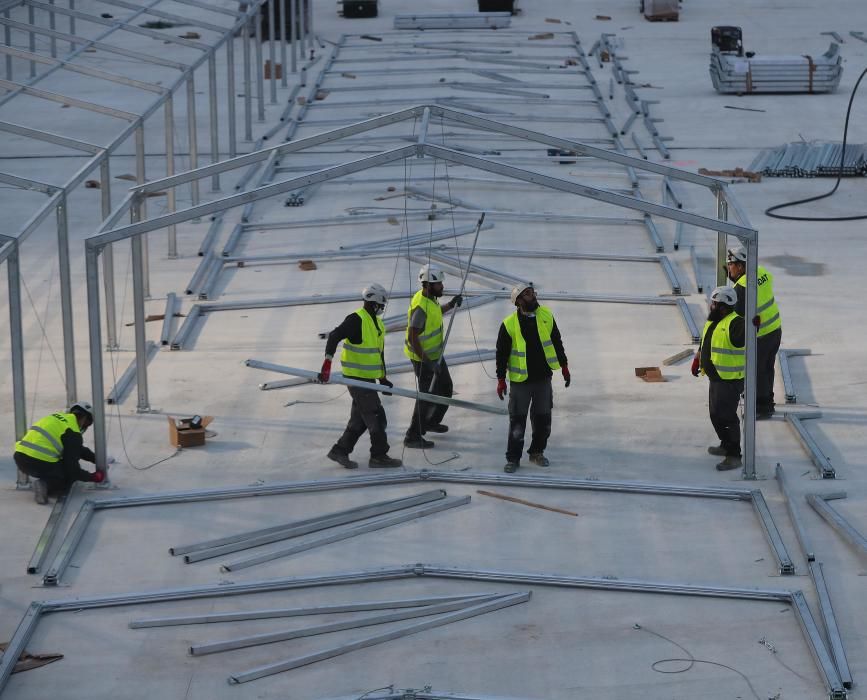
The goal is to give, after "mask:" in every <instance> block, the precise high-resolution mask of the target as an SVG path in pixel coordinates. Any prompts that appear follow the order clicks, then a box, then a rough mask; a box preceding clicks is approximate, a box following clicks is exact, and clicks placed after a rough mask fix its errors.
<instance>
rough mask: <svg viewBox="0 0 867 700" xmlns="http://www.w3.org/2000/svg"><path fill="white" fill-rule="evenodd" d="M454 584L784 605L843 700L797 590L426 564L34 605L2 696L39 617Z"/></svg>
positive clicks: (2, 680) (0, 682)
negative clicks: (315, 591) (329, 590)
mask: <svg viewBox="0 0 867 700" xmlns="http://www.w3.org/2000/svg"><path fill="white" fill-rule="evenodd" d="M421 578H429V579H452V580H465V581H485V582H496V583H506V584H520V585H524V586H527V585H531V586H552V587H558V588H570V589H592V590H604V591H623V592H633V593H655V594H669V595H682V596H692V597H711V598H722V599H732V600H755V601H768V602H774V603H787V604H789V605H790V606H791V607H792V610H793V612H794V613H795V617H796V618H797V620H798V623H799V626H800V629H801V632H802V634H803V636H804V640H805V642H806V643H807V646H808V648H809V650H810V652H811V653H812V655H813V658H814V660H815V662H816V666H817V669H818V671H819V674H820V676H821V678H822V680H823V682H824V684H825V686H826V688H827V690H828V697H829V700H845V698H846V697H847V693H846V689H845V687H844V686H843V683H842V681H841V679H840V675H839V673H838V672H837V669H836V667H835V666H834V663H833V661H832V659H831V656H830V654H829V653H828V650H827V649H826V647H825V644H824V642H823V641H822V637H821V635H820V633H819V629H818V627H817V625H816V623H815V620H814V619H813V616H812V614H811V613H810V609H809V607H808V606H807V603H806V599H805V598H804V594H803V593H802V592H801V591H800V590H795V591H790V590H779V589H759V588H734V587H726V586H701V585H694V584H681V583H667V582H658V581H643V580H637V579H616V580H615V579H608V578H596V577H578V576H561V575H553V574H533V573H527V572H509V571H492V570H474V569H460V568H451V567H444V566H441V565H430V564H422V563H417V564H407V565H405V566H401V567H393V568H388V569H378V570H366V571H365V570H362V571H353V572H346V573H338V574H331V575H318V576H304V577H290V578H279V579H269V580H262V581H252V582H247V583H220V584H216V585H209V586H196V587H191V588H171V589H163V590H157V591H151V592H144V593H127V594H122V595H111V596H99V597H90V598H73V599H69V600H47V601H34V602H32V603H31V604H30V607H29V608H28V609H27V611H26V612H25V614H24V617H23V619H22V620H21V622H20V623H19V625H18V628H17V629H16V630H15V633H14V634H13V636H12V639H11V640H10V642H9V646H8V647H7V650H6V653H5V654H3V657H2V658H0V692H2V690H3V688H4V687H5V684H6V682H7V681H8V679H9V676H10V675H11V672H12V669H13V667H14V665H15V661H16V660H17V659H18V657H19V656H20V654H21V653H22V652H23V651H24V648H25V645H26V644H27V642H28V641H29V640H30V638H31V637H32V636H33V633H34V632H35V630H36V627H37V625H38V624H39V621H40V619H41V618H42V616H43V615H46V614H49V613H59V612H70V611H77V612H78V611H82V610H90V609H97V608H109V607H119V606H124V605H141V604H150V603H158V602H168V601H176V600H195V599H203V598H212V597H227V596H235V595H243V594H248V593H262V592H272V591H287V590H295V589H301V588H311V587H317V586H334V585H344V584H352V583H367V582H379V581H394V580H401V579H403V580H407V579H416V580H417V579H421Z"/></svg>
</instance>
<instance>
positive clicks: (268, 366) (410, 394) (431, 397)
mask: <svg viewBox="0 0 867 700" xmlns="http://www.w3.org/2000/svg"><path fill="white" fill-rule="evenodd" d="M244 364H245V365H247V367H253V368H254V369H264V370H269V371H272V372H280V373H281V374H289V375H292V376H295V377H306V378H308V379H312V378H314V377H316V376H317V375H318V373H317V372H311V371H310V370H306V369H298V368H296V367H286V366H284V365H276V364H273V363H271V362H262V361H260V360H246V361H245V363H244ZM330 383H332V384H344V385H345V386H354V387H358V388H359V389H367V390H368V391H378V392H380V393H383V392H387V393H391V394H394V395H395V396H403V397H404V398H408V399H415V400H417V401H427V402H428V403H439V404H444V405H446V406H457V407H459V408H467V409H469V410H471V411H482V412H483V413H494V414H496V415H498V416H504V415H506V414H507V413H508V411H507V410H506V409H505V408H501V407H500V406H488V405H486V404H481V403H474V402H472V401H463V400H462V399H455V398H450V397H446V396H436V395H435V394H428V393H425V392H423V391H412V390H410V389H403V388H401V387H398V386H395V387H387V386H382V385H381V384H373V383H372V382H362V381H359V380H357V379H350V378H348V377H340V378H339V379H334V378H332V381H331V382H330Z"/></svg>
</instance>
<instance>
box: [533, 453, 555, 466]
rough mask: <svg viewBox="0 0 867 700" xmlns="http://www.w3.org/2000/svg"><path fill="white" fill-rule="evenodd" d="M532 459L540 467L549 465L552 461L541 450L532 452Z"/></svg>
mask: <svg viewBox="0 0 867 700" xmlns="http://www.w3.org/2000/svg"><path fill="white" fill-rule="evenodd" d="M530 461H531V462H532V463H533V464H535V465H538V466H540V467H547V466H548V465H549V464H551V462H549V461H548V458H547V457H546V456H545V455H543V454H542V453H541V452H530Z"/></svg>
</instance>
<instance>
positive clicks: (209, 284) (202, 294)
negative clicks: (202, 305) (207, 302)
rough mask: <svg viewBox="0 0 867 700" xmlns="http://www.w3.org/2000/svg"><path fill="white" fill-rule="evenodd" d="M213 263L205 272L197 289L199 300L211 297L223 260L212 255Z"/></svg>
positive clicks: (221, 269)
mask: <svg viewBox="0 0 867 700" xmlns="http://www.w3.org/2000/svg"><path fill="white" fill-rule="evenodd" d="M211 259H212V260H213V263H212V264H211V265H210V267H208V268H207V269H206V270H205V274H204V277H203V278H202V284H201V286H200V287H199V299H208V298H210V297H211V296H212V295H213V289H214V285H215V284H216V283H217V280H218V279H219V277H220V273H221V272H222V271H223V265H224V263H223V260H222V259H221V258H219V257H217V256H216V255H212V256H211Z"/></svg>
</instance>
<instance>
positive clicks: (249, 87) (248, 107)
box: [241, 17, 255, 141]
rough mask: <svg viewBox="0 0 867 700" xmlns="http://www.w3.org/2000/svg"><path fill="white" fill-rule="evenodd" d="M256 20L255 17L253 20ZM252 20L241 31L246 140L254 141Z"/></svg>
mask: <svg viewBox="0 0 867 700" xmlns="http://www.w3.org/2000/svg"><path fill="white" fill-rule="evenodd" d="M253 19H255V17H254V18H253ZM253 19H251V20H250V21H249V22H248V23H247V24H246V25H244V27H243V29H242V31H241V37H242V42H241V47H242V49H243V59H244V140H245V141H252V140H253V72H252V58H251V56H250V32H251V31H255V30H254V29H253V28H252V27H251V24H252V22H253Z"/></svg>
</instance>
